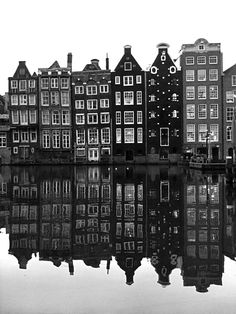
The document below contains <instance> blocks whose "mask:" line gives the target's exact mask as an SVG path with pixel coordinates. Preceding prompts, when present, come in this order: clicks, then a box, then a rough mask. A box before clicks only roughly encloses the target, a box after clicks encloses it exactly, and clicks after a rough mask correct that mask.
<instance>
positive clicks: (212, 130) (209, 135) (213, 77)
mask: <svg viewBox="0 0 236 314" xmlns="http://www.w3.org/2000/svg"><path fill="white" fill-rule="evenodd" d="M180 65H181V68H182V73H183V108H184V112H183V130H186V132H184V138H183V150H184V151H186V152H192V153H195V154H196V153H201V154H206V155H207V156H208V157H209V158H212V159H213V160H217V159H221V158H222V157H223V156H222V146H223V143H222V104H221V103H222V101H221V97H222V54H221V50H220V44H219V43H209V42H208V41H207V40H206V39H203V38H200V39H198V40H196V41H195V43H194V44H184V45H182V54H181V58H180Z"/></svg>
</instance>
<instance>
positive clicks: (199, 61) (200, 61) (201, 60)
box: [185, 56, 218, 65]
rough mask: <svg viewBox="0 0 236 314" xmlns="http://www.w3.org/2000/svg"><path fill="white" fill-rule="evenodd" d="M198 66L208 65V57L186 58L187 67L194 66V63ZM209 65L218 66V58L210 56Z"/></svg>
mask: <svg viewBox="0 0 236 314" xmlns="http://www.w3.org/2000/svg"><path fill="white" fill-rule="evenodd" d="M195 62H196V63H197V64H206V62H207V57H206V56H197V57H194V56H186V57H185V64H186V65H194V63H195ZM208 62H209V64H218V57H217V56H209V57H208Z"/></svg>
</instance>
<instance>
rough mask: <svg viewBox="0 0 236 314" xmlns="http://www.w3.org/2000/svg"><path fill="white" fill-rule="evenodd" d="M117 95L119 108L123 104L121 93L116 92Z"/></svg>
mask: <svg viewBox="0 0 236 314" xmlns="http://www.w3.org/2000/svg"><path fill="white" fill-rule="evenodd" d="M115 95H116V105H117V106H118V105H120V103H121V93H120V92H116V93H115Z"/></svg>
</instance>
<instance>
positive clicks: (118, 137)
mask: <svg viewBox="0 0 236 314" xmlns="http://www.w3.org/2000/svg"><path fill="white" fill-rule="evenodd" d="M116 143H117V144H120V143H121V129H116Z"/></svg>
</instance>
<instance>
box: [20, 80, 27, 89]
mask: <svg viewBox="0 0 236 314" xmlns="http://www.w3.org/2000/svg"><path fill="white" fill-rule="evenodd" d="M26 88H27V84H26V80H20V81H19V90H20V91H25V90H26Z"/></svg>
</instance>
